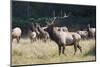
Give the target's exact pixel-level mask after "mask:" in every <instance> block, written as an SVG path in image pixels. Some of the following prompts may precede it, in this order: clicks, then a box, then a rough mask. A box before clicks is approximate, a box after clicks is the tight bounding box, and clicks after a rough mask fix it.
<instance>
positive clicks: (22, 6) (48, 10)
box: [12, 1, 96, 29]
mask: <svg viewBox="0 0 100 67" xmlns="http://www.w3.org/2000/svg"><path fill="white" fill-rule="evenodd" d="M64 15H68V16H69V17H68V18H64V19H59V21H58V20H57V21H56V22H57V23H59V25H62V26H64V25H66V26H68V28H69V29H71V28H74V29H75V28H76V29H79V28H84V27H86V25H87V24H91V26H93V27H95V23H96V7H95V6H85V5H84V6H80V5H66V4H50V3H37V2H23V1H22V2H21V1H12V27H16V26H20V27H21V28H22V29H25V27H26V26H27V23H28V22H29V21H28V20H29V19H30V18H32V19H33V23H34V22H38V23H40V24H42V25H43V24H44V25H45V24H46V21H49V19H52V18H53V17H54V16H55V17H63V16H64Z"/></svg>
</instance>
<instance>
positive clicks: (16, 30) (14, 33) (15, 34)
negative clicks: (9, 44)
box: [12, 27, 22, 43]
mask: <svg viewBox="0 0 100 67" xmlns="http://www.w3.org/2000/svg"><path fill="white" fill-rule="evenodd" d="M21 34H22V31H21V28H19V27H16V28H14V29H13V30H12V41H13V39H16V40H17V43H19V41H20V37H21Z"/></svg>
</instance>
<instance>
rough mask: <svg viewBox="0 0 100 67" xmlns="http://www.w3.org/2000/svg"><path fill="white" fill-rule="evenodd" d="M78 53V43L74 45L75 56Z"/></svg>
mask: <svg viewBox="0 0 100 67" xmlns="http://www.w3.org/2000/svg"><path fill="white" fill-rule="evenodd" d="M76 51H77V43H75V44H74V55H75V54H76Z"/></svg>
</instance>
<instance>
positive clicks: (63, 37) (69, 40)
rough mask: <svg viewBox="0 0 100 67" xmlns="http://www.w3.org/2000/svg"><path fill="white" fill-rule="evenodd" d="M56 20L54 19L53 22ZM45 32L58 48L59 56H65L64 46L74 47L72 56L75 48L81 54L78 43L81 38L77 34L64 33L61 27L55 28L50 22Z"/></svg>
mask: <svg viewBox="0 0 100 67" xmlns="http://www.w3.org/2000/svg"><path fill="white" fill-rule="evenodd" d="M55 20H56V18H54V20H53V21H55ZM47 31H48V33H49V35H50V38H51V39H52V40H54V41H55V42H56V43H57V45H58V48H59V55H60V54H61V53H63V54H65V53H64V51H65V46H71V45H74V49H75V52H74V55H75V53H76V51H77V48H79V49H80V51H81V52H82V49H81V46H80V45H79V41H80V39H81V36H80V35H79V34H77V33H70V32H68V31H64V29H63V27H57V26H56V25H55V23H54V22H52V23H51V24H50V25H48V28H47Z"/></svg>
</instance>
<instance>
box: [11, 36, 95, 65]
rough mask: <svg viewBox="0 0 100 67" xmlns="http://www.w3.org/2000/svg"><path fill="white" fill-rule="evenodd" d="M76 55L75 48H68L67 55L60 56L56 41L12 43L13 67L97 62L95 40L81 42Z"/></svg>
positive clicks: (25, 39)
mask: <svg viewBox="0 0 100 67" xmlns="http://www.w3.org/2000/svg"><path fill="white" fill-rule="evenodd" d="M80 46H81V47H82V50H83V51H82V53H80V51H79V49H78V50H77V53H76V55H73V54H74V47H73V46H66V50H65V54H66V56H65V55H63V54H61V55H60V56H59V54H58V46H57V44H56V43H55V42H54V41H51V40H48V41H47V42H43V41H42V40H37V41H35V42H33V43H31V42H30V40H29V39H28V38H21V40H20V43H19V44H17V43H16V40H14V41H13V42H12V47H11V48H12V65H27V64H46V63H63V62H66V63H67V62H79V61H95V60H96V43H95V39H89V40H81V41H80Z"/></svg>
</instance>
